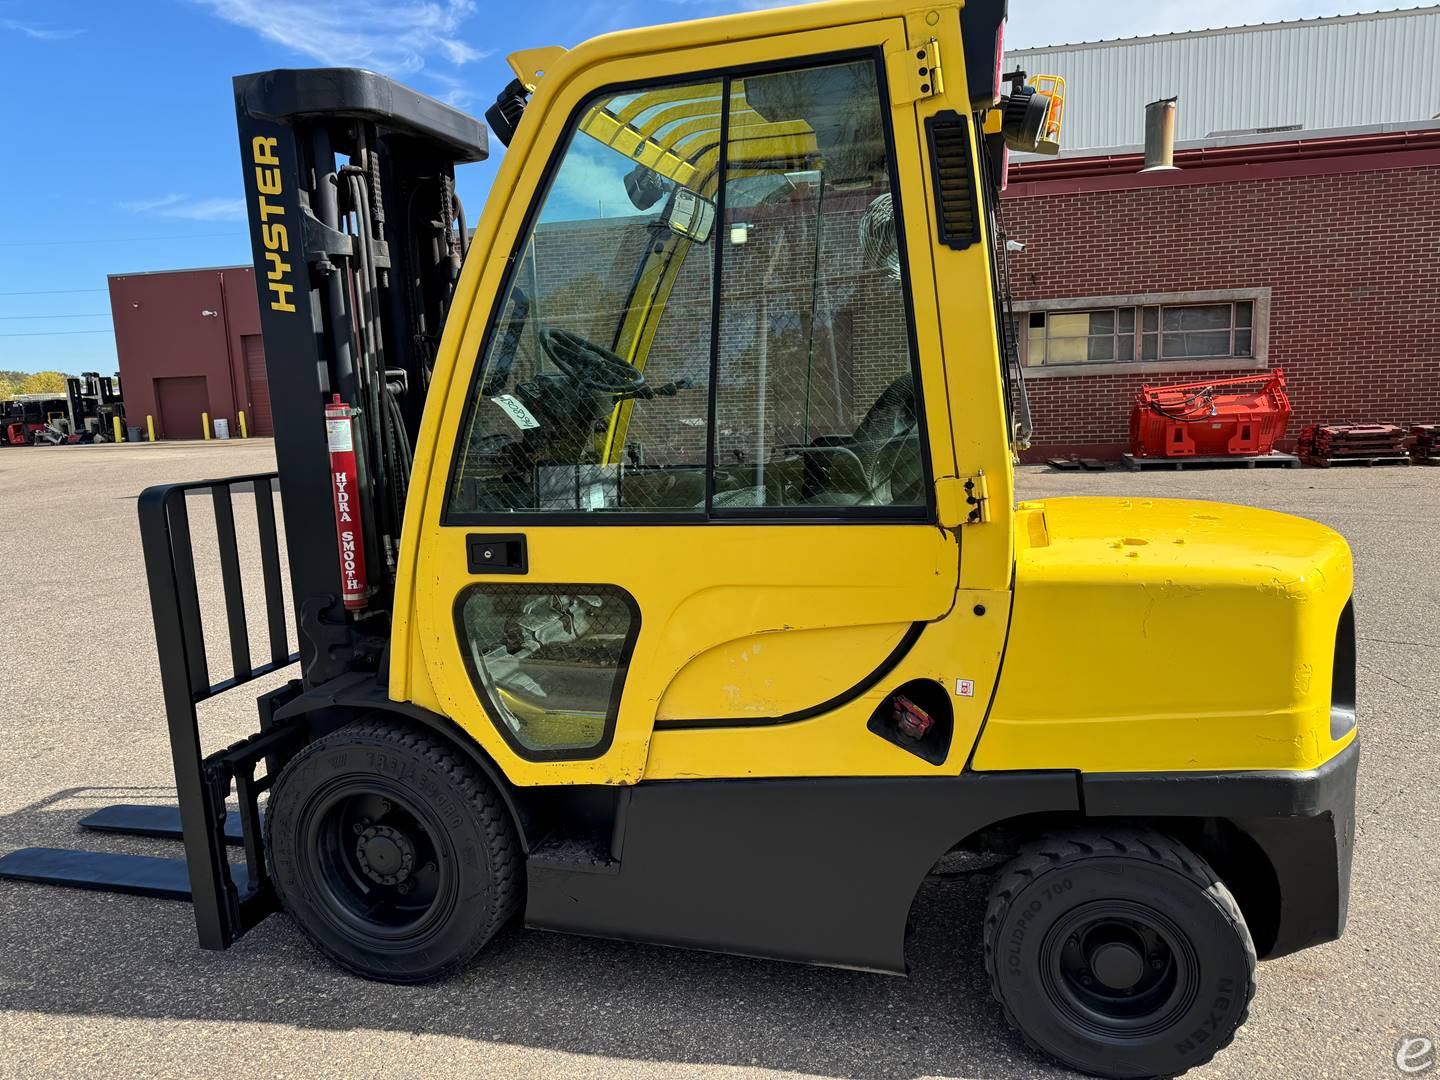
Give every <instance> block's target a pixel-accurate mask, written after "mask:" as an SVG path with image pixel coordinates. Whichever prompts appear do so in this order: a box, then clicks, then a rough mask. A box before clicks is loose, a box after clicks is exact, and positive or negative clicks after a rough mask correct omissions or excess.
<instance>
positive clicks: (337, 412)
mask: <svg viewBox="0 0 1440 1080" xmlns="http://www.w3.org/2000/svg"><path fill="white" fill-rule="evenodd" d="M357 413H358V410H356V409H354V408H351V407H350V406H349V405H346V404H345V403H344V402H343V401H341V400H340V395H339V394H336V395H335V398H334V400H333V401H332V402H331V403H330V404H329V405H326V406H325V437H326V439H327V441H328V442H329V445H330V490H331V493H332V494H333V495H334V496H335V540H336V543H337V544H338V545H339V548H340V595H341V598H342V599H343V600H344V602H345V607H346V609H347V610H349V611H359V610H361V609H362V608H364V607H365V605H366V604H367V603H368V602H369V596H370V582H369V580H368V575H367V573H366V570H365V537H364V533H363V532H362V530H361V528H360V478H359V475H358V471H357V469H356V465H355V423H354V421H355V416H356V415H357Z"/></svg>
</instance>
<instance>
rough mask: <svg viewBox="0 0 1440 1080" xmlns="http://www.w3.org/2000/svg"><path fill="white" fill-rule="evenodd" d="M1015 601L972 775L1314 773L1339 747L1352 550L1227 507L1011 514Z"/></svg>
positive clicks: (1317, 533)
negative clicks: (1333, 722) (1343, 628)
mask: <svg viewBox="0 0 1440 1080" xmlns="http://www.w3.org/2000/svg"><path fill="white" fill-rule="evenodd" d="M1015 534H1016V552H1015V606H1014V612H1013V615H1012V618H1011V625H1010V635H1009V642H1008V645H1007V647H1006V653H1005V661H1004V667H1003V668H1002V670H1001V675H1000V687H999V691H998V693H997V695H996V698H995V704H994V706H993V708H992V710H991V714H990V718H989V720H988V721H987V723H986V726H985V728H984V730H983V731H982V733H981V737H980V741H979V745H978V747H977V750H976V754H975V761H974V767H975V768H977V769H1017V768H1024V769H1034V768H1062V769H1083V770H1086V771H1097V772H1129V771H1150V770H1215V769H1307V768H1312V767H1314V766H1316V765H1318V764H1320V763H1321V762H1323V761H1325V760H1326V759H1328V758H1329V757H1331V756H1332V755H1333V754H1334V753H1336V752H1337V751H1338V750H1339V749H1340V748H1341V746H1342V745H1343V744H1344V743H1345V742H1348V741H1349V739H1351V738H1353V734H1345V735H1344V736H1342V737H1341V739H1340V740H1338V741H1336V740H1332V738H1331V735H1330V708H1331V678H1332V671H1333V667H1334V657H1335V639H1336V629H1337V625H1338V624H1339V621H1340V616H1341V612H1342V611H1343V609H1344V608H1345V605H1346V604H1347V602H1348V601H1349V599H1350V592H1351V585H1352V568H1351V560H1350V549H1349V547H1348V545H1347V544H1346V543H1345V540H1344V538H1343V537H1342V536H1340V534H1338V533H1336V532H1335V531H1334V530H1332V529H1328V528H1326V527H1325V526H1323V525H1319V524H1317V523H1315V522H1313V521H1307V520H1305V519H1303V518H1296V517H1291V516H1289V515H1286V514H1278V513H1275V512H1273V511H1269V510H1256V509H1251V508H1248V507H1241V506H1230V505H1225V504H1222V503H1210V502H1195V501H1182V500H1171V499H1154V500H1149V499H1103V498H1066V499H1051V500H1046V501H1044V502H1033V503H1022V504H1021V505H1020V506H1019V507H1018V508H1017V510H1016V530H1015Z"/></svg>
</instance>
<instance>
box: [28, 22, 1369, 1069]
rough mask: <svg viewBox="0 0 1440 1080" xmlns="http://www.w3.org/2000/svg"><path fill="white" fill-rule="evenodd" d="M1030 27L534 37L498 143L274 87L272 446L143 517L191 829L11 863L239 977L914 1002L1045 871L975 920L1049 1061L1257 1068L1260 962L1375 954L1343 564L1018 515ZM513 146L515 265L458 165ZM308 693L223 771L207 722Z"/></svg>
mask: <svg viewBox="0 0 1440 1080" xmlns="http://www.w3.org/2000/svg"><path fill="white" fill-rule="evenodd" d="M1005 16H1006V9H1005V2H1004V0H974V2H972V3H967V4H965V5H964V6H962V5H961V4H959V3H955V2H941V3H935V4H932V5H923V6H918V7H912V6H909V5H901V4H896V3H893V2H891V0H845V2H836V3H829V4H817V5H813V6H807V7H795V8H784V9H776V10H768V11H761V12H755V13H751V14H744V15H736V16H730V17H725V18H719V19H710V20H704V21H698V22H691V23H684V24H679V25H672V26H662V27H656V28H652V29H647V30H643V31H632V32H624V33H617V34H612V35H608V36H605V37H602V38H599V39H596V40H593V41H590V42H587V43H586V44H584V45H582V46H580V47H578V48H576V49H573V50H569V51H567V50H564V49H560V48H544V49H535V50H530V51H526V52H521V53H517V54H515V55H514V56H512V57H511V58H510V64H511V67H512V69H513V71H514V74H515V79H514V81H513V82H511V83H510V84H509V85H508V86H507V87H505V88H504V90H503V92H502V93H501V94H500V95H499V97H498V99H497V100H496V103H495V105H494V107H492V108H491V109H490V110H489V112H488V113H487V120H488V122H489V123H488V130H487V127H486V125H482V124H481V123H480V122H478V121H476V120H474V119H472V118H470V117H467V116H465V115H463V114H461V113H459V112H457V111H455V110H453V109H450V108H447V107H446V106H444V105H441V104H440V103H438V102H435V101H433V100H430V99H427V98H424V97H421V96H420V95H418V94H415V93H413V92H411V91H409V90H406V89H405V88H403V87H401V86H398V85H396V84H394V83H392V82H390V81H389V80H387V79H384V78H381V77H380V76H377V75H374V74H371V73H368V72H362V71H353V70H340V69H327V70H319V71H301V70H282V71H272V72H266V73H262V74H257V75H249V76H243V77H240V78H238V79H236V80H235V100H236V106H237V115H238V118H239V128H240V151H241V155H242V159H243V166H244V172H245V184H246V195H247V202H248V205H249V208H250V221H251V231H252V237H253V242H254V251H255V265H256V269H257V282H258V285H259V290H260V302H261V310H262V319H263V329H264V334H265V345H266V350H265V351H266V357H267V363H268V369H269V379H270V391H271V400H272V405H273V409H274V412H275V429H276V432H277V437H276V456H277V462H278V471H277V473H271V474H262V475H258V476H245V477H233V478H229V479H226V480H218V481H207V482H204V483H199V484H194V483H192V484H178V485H171V486H166V487H161V488H153V489H150V490H149V491H147V492H145V494H144V495H143V496H142V498H141V504H140V518H141V534H142V540H143V545H144V551H145V557H146V565H147V572H148V575H149V584H150V590H151V598H152V605H153V608H154V616H155V627H156V638H157V643H158V647H159V651H160V661H161V672H162V679H163V685H164V693H165V701H166V708H167V718H168V722H169V730H170V737H171V744H172V748H173V751H174V765H175V776H176V785H177V790H178V794H179V806H178V809H177V808H169V807H133V806H132V807H127V806H117V807H111V808H108V809H107V810H104V811H101V812H99V813H98V814H96V815H92V816H91V817H90V818H87V819H86V820H85V822H83V824H85V825H86V826H87V827H89V828H92V829H106V830H110V831H116V832H122V833H137V834H143V835H150V836H170V837H175V838H178V839H183V841H184V845H185V856H186V857H185V859H184V860H180V859H174V860H169V859H155V858H144V857H138V856H129V855H117V854H113V853H105V854H101V853H87V852H78V851H63V850H58V849H26V850H24V851H18V852H12V853H10V854H8V855H6V856H4V858H3V859H0V876H4V877H9V878H18V879H27V880H35V881H46V882H51V883H57V884H68V885H73V886H81V887H89V888H99V889H119V890H122V891H128V892H132V893H141V894H145V895H152V896H168V897H179V898H186V899H189V900H190V901H191V902H192V903H193V905H194V909H195V915H196V923H197V927H198V931H199V937H200V944H201V945H202V946H203V947H205V948H216V949H222V948H225V947H227V946H229V945H230V944H231V943H232V942H233V941H234V940H235V939H236V938H237V937H238V936H239V935H241V934H242V933H244V932H245V931H246V930H247V929H248V928H250V927H252V926H254V925H255V924H256V923H257V922H258V921H259V920H261V919H263V918H265V917H266V916H267V915H269V914H270V913H272V912H274V911H277V910H280V909H283V910H284V911H286V912H288V913H289V915H290V916H291V917H292V918H293V919H294V920H295V921H296V923H297V924H298V925H299V926H300V927H301V928H303V930H304V931H305V932H306V934H307V935H308V936H309V937H310V938H311V940H313V941H314V943H315V944H316V946H317V947H318V948H319V949H320V950H321V951H323V952H324V953H326V954H327V955H328V956H330V957H331V958H332V959H333V960H334V961H336V962H337V963H339V964H340V965H342V966H343V967H345V968H347V969H348V970H350V971H353V972H356V973H358V974H360V975H363V976H366V977H369V978H375V979H383V980H388V981H392V982H397V983H418V982H423V981H426V980H431V979H436V978H440V977H443V976H446V975H449V974H451V973H453V972H455V971H457V970H458V969H460V968H461V967H462V966H464V965H466V964H468V963H470V962H472V960H474V961H475V962H483V950H484V948H485V945H486V943H487V942H488V941H489V940H490V939H491V937H492V935H494V934H495V932H496V931H497V930H498V929H499V928H501V927H502V926H503V925H505V924H507V923H508V922H510V921H511V920H514V919H519V920H523V922H524V924H525V925H526V926H530V927H536V928H542V929H549V930H558V931H569V932H574V933H583V934H592V935H599V936H605V937H612V938H621V939H627V940H634V941H647V942H659V943H664V944H669V945H678V946H686V947H691V948H698V949H710V950H720V951H725V952H733V953H741V954H748V955H753V956H759V957H771V958H776V959H781V960H791V961H800V962H805V963H814V964H829V965H838V966H843V967H850V968H857V969H862V970H868V971H875V972H887V973H894V974H903V973H904V972H905V971H906V959H905V941H906V929H907V923H908V921H909V918H910V914H911V909H912V905H913V902H914V899H915V896H916V893H917V890H918V889H919V888H920V886H921V884H922V882H923V881H924V880H925V878H926V876H927V874H929V873H930V872H931V871H932V869H933V868H934V867H935V866H936V864H937V863H938V862H939V861H940V860H942V859H945V858H957V857H960V856H963V855H967V854H968V855H970V856H974V857H975V858H978V859H980V860H982V863H983V860H986V859H998V860H1000V862H1003V866H1001V867H1000V868H999V869H998V872H997V874H996V878H995V884H994V888H993V891H992V892H991V895H990V901H989V906H988V908H987V910H986V912H985V914H984V919H983V931H982V932H980V933H977V938H979V941H983V949H984V955H985V962H986V966H987V968H988V970H989V973H990V977H991V980H992V986H993V991H994V995H995V997H996V998H997V1000H998V1002H999V1005H1000V1007H1001V1010H1003V1013H1004V1016H1005V1018H1006V1019H1007V1020H1008V1021H1009V1022H1010V1023H1011V1024H1012V1025H1013V1026H1014V1027H1016V1028H1017V1029H1018V1030H1019V1031H1020V1032H1021V1033H1022V1034H1023V1036H1024V1037H1025V1038H1026V1039H1027V1040H1028V1041H1029V1042H1030V1043H1031V1044H1032V1045H1034V1046H1036V1047H1038V1048H1039V1049H1041V1050H1043V1051H1045V1052H1046V1053H1048V1054H1051V1055H1053V1056H1054V1057H1056V1058H1058V1059H1059V1060H1060V1061H1062V1062H1064V1063H1066V1064H1067V1065H1070V1066H1072V1067H1074V1068H1077V1069H1081V1070H1084V1071H1087V1072H1090V1073H1094V1074H1097V1075H1102V1076H1111V1077H1139V1076H1168V1075H1172V1074H1175V1073H1180V1072H1183V1071H1185V1070H1186V1069H1188V1068H1190V1067H1192V1066H1194V1065H1197V1064H1199V1063H1201V1062H1204V1061H1206V1060H1208V1059H1209V1058H1210V1057H1211V1056H1212V1055H1214V1054H1215V1053H1216V1052H1217V1051H1219V1050H1220V1049H1221V1048H1223V1047H1224V1046H1225V1045H1227V1044H1228V1043H1229V1042H1230V1040H1231V1038H1232V1036H1233V1035H1234V1033H1235V1030H1236V1029H1237V1028H1238V1026H1239V1025H1240V1024H1241V1023H1242V1022H1243V1021H1244V1019H1245V1017H1246V1014H1247V1011H1248V1009H1249V1005H1250V1001H1251V998H1252V996H1253V994H1254V992H1255V972H1256V960H1257V957H1259V958H1265V957H1273V956H1280V955H1284V954H1287V953H1290V952H1293V951H1295V950H1298V949H1303V948H1306V947H1309V946H1312V945H1317V944H1320V943H1322V942H1327V941H1331V940H1333V939H1335V938H1336V937H1337V936H1338V935H1339V934H1340V933H1341V930H1342V928H1343V925H1344V921H1345V912H1346V904H1347V895H1348V888H1349V878H1350V863H1351V852H1352V842H1353V836H1352V834H1353V820H1354V785H1355V775H1356V769H1357V762H1358V747H1357V743H1356V733H1355V655H1354V647H1355V646H1354V619H1353V611H1352V607H1351V602H1350V596H1351V583H1352V568H1351V560H1350V553H1349V550H1348V548H1347V546H1346V544H1345V542H1344V540H1343V539H1342V538H1341V537H1340V536H1338V535H1337V534H1335V533H1334V532H1332V531H1330V530H1329V529H1326V528H1323V527H1321V526H1319V525H1317V524H1314V523H1312V522H1309V521H1303V520H1299V519H1296V518H1291V517H1286V516H1283V515H1280V514H1275V513H1269V512H1266V511H1262V510H1253V509H1244V508H1240V507H1233V506H1222V505H1216V504H1211V503H1200V502H1182V501H1151V500H1128V499H1091V498H1069V499H1055V500H1047V501H1045V502H1043V503H1042V502H1033V503H1022V504H1020V505H1018V506H1017V505H1015V502H1014V469H1013V462H1014V460H1015V455H1016V452H1017V449H1018V447H1019V445H1020V443H1021V441H1022V440H1023V438H1024V437H1025V432H1024V430H1023V429H1024V426H1025V425H1024V422H1023V417H1024V415H1025V409H1024V407H1023V400H1024V398H1023V393H1024V391H1023V383H1022V382H1021V381H1020V371H1019V365H1018V363H1016V362H1015V360H1014V346H1013V342H1012V340H1011V336H1012V333H1013V330H1012V326H1011V322H1010V318H1009V315H1008V300H1007V295H1006V291H1007V290H1006V285H1005V240H1004V235H1003V232H1002V229H1001V224H1000V221H999V206H998V196H999V191H1000V188H1001V185H1002V184H1003V178H1004V171H1005V157H1006V153H1007V151H1008V150H1009V149H1014V150H1022V151H1032V152H1033V151H1052V152H1053V151H1054V150H1055V149H1056V148H1057V146H1058V139H1059V129H1060V121H1061V113H1060V106H1061V103H1062V96H1063V84H1060V83H1059V82H1058V81H1057V80H1054V79H1053V78H1052V79H1032V80H1029V81H1028V82H1027V80H1026V79H1025V78H1024V76H1023V74H1021V73H1017V74H1015V75H1014V76H1002V71H1003V68H1002V64H1003V56H1002V46H1001V41H1002V34H1003V29H1004V22H1005ZM492 132H493V134H494V135H495V137H497V138H499V139H500V140H502V141H503V142H505V143H506V144H507V145H508V148H509V149H508V153H507V154H506V155H505V159H504V162H503V164H502V165H501V168H500V171H499V174H498V176H497V178H496V181H495V184H494V188H493V190H492V192H491V194H490V197H489V200H488V202H487V204H486V206H485V208H484V211H483V213H482V214H481V216H480V218H479V221H478V224H477V226H476V227H475V229H474V232H473V235H472V234H471V232H470V230H469V228H468V226H467V225H466V223H465V215H464V212H463V209H462V208H461V206H460V203H459V200H458V199H457V197H456V195H455V190H454V169H455V166H456V165H458V164H462V163H465V162H470V161H476V160H479V159H481V158H483V157H485V156H486V154H487V152H488V138H489V135H490V133H492ZM1016 417H1020V418H1021V422H1020V423H1018V424H1017V423H1016V422H1015V418H1016ZM277 487H278V489H279V492H280V496H281V511H282V513H281V514H279V515H277V512H276V509H275V503H274V493H275V491H276V489H277ZM207 506H208V508H207ZM202 512H204V513H207V514H213V518H214V522H215V533H216V536H217V538H218V550H216V551H213V552H212V551H203V552H197V551H196V549H195V545H194V544H193V543H192V540H191V515H193V514H197V513H202ZM279 521H283V526H284V528H283V534H284V542H285V548H284V553H283V555H282V547H281V537H280V533H281V530H280V528H279V527H278V524H277V522H279ZM242 530H243V531H244V532H249V531H250V530H255V533H256V536H257V537H258V545H259V553H260V558H259V568H260V574H259V578H258V581H256V580H248V579H247V576H246V575H245V574H242V571H241V560H240V557H239V553H238V549H239V543H238V540H237V537H238V536H239V535H242ZM207 546H208V545H207ZM197 554H198V555H199V558H198V559H197ZM287 569H288V575H287V574H286V572H285V571H286V570H287ZM202 570H203V571H208V572H210V573H216V572H218V576H219V578H220V584H221V592H223V596H224V600H225V625H226V628H227V631H228V634H227V638H228V647H226V646H222V647H221V648H219V649H214V650H212V649H207V643H206V641H205V637H204V634H203V629H202V621H201V617H200V601H199V597H200V595H201V588H200V585H199V580H200V577H199V576H198V575H199V574H200V573H201V571H202ZM287 577H288V588H289V592H290V600H291V602H292V603H291V606H290V608H289V609H288V610H291V611H293V613H294V620H293V624H292V620H291V618H290V615H289V614H288V613H287V605H286V596H285V590H286V585H287ZM247 591H248V593H249V594H250V596H251V597H252V599H253V598H254V597H257V596H258V597H263V605H262V607H263V612H259V613H256V614H255V615H254V616H253V617H251V616H250V614H249V613H247V610H246V594H247ZM262 630H263V636H264V637H265V638H266V639H267V640H266V641H265V642H264V644H263V645H262V646H261V647H260V651H259V655H258V656H257V655H256V653H255V651H254V650H252V647H251V635H252V634H260V633H261V631H262ZM292 631H293V632H292ZM217 654H218V655H217ZM227 660H228V663H227ZM295 663H298V664H299V673H300V674H299V677H298V678H295V679H292V680H291V681H290V682H289V683H288V684H286V685H284V686H282V687H281V688H279V689H277V690H273V691H270V692H268V693H266V694H264V695H262V696H261V697H260V699H259V713H260V724H259V728H260V730H259V731H258V732H257V733H256V734H255V735H253V736H251V737H250V738H248V739H246V740H243V741H242V742H240V743H237V744H235V745H234V746H230V747H227V748H223V749H218V750H213V749H212V750H210V751H206V750H205V749H203V748H202V746H201V742H200V737H199V732H198V727H197V723H196V705H197V703H198V702H200V701H203V700H205V699H207V698H210V697H213V696H215V695H216V694H219V693H223V692H226V691H229V690H232V689H234V688H236V687H238V686H241V685H244V684H246V683H249V682H250V681H252V680H254V679H256V678H259V677H261V676H264V675H269V674H271V673H273V672H277V671H279V670H281V669H283V668H286V667H287V666H288V665H290V664H295ZM231 806H233V809H229V807H231ZM227 809H228V812H227ZM231 851H236V852H237V855H236V857H235V859H234V861H232V859H231V855H230V852H231ZM242 853H243V854H242ZM1007 860H1008V861H1007ZM996 865H997V866H998V865H999V863H998V862H997V864H996ZM954 929H955V934H956V936H957V939H958V940H961V941H964V940H968V937H969V935H970V934H971V933H972V932H975V930H976V929H978V928H970V927H964V926H957V927H955V928H954ZM979 941H977V944H979ZM477 955H480V956H481V957H482V958H481V959H479V960H476V957H477Z"/></svg>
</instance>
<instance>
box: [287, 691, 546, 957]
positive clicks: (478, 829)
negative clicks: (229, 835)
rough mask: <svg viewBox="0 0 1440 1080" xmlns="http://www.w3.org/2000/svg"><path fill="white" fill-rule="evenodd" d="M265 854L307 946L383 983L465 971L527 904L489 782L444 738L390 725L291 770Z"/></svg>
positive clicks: (363, 724) (295, 763) (362, 725)
mask: <svg viewBox="0 0 1440 1080" xmlns="http://www.w3.org/2000/svg"><path fill="white" fill-rule="evenodd" d="M265 849H266V855H267V859H268V863H269V867H270V876H271V879H272V881H273V882H274V885H275V890H276V892H277V894H278V895H279V898H280V902H281V903H282V904H283V905H284V907H285V910H286V911H287V912H289V913H290V915H291V916H292V917H293V918H294V919H295V921H296V922H297V923H298V924H299V925H300V927H301V929H303V930H304V931H305V933H306V935H308V936H309V937H310V939H311V940H312V941H314V943H315V944H316V945H317V946H319V948H320V949H321V951H323V952H324V953H326V954H327V955H328V956H330V957H331V959H333V960H334V961H335V962H336V963H337V964H339V965H340V966H341V967H343V968H346V969H348V970H349V971H353V972H355V973H356V974H357V975H363V976H365V977H366V978H369V979H378V980H381V981H384V982H396V983H419V982H428V981H430V980H432V979H438V978H442V977H444V976H446V975H448V974H450V973H452V972H454V971H456V970H458V969H459V968H460V967H462V966H463V965H464V964H465V963H466V962H468V961H469V960H470V959H471V958H472V957H473V956H474V955H475V954H476V953H477V952H479V951H480V949H482V948H483V947H484V946H485V944H486V942H488V941H489V940H490V939H491V937H493V936H494V934H495V932H496V931H497V930H499V929H500V927H501V926H502V925H504V923H505V922H506V921H507V920H508V919H509V918H510V917H511V916H512V915H513V914H514V913H515V911H516V909H517V908H518V907H519V905H520V898H521V895H522V891H523V882H522V876H523V870H522V864H521V856H520V849H519V842H518V840H517V838H516V835H515V827H514V823H513V822H512V821H511V819H510V814H509V811H508V810H507V809H506V808H505V806H504V805H503V803H502V802H501V801H500V798H499V796H498V795H497V793H496V792H495V789H494V787H493V786H492V785H491V784H490V782H489V781H488V780H487V779H486V777H485V776H484V775H483V774H482V773H481V772H480V771H479V770H477V769H476V768H474V767H473V766H472V765H471V764H470V763H469V762H467V761H464V760H463V759H462V758H461V757H460V756H459V755H458V754H457V753H456V752H455V751H454V750H453V749H452V748H451V747H449V746H448V745H446V744H445V743H444V742H442V741H441V740H439V739H437V738H436V737H435V736H433V735H431V734H429V733H427V732H425V731H423V730H422V729H420V728H418V727H415V726H412V725H409V724H405V723H401V722H396V721H393V720H388V719H383V718H374V719H364V720H358V721H356V722H354V723H352V724H348V725H347V726H345V727H343V728H341V729H340V730H338V731H335V732H333V733H331V734H330V735H327V736H325V737H324V738H321V739H317V740H316V741H315V742H313V743H311V744H310V745H309V746H307V747H306V748H305V749H304V750H302V751H301V752H300V753H299V754H298V755H296V757H295V758H294V759H293V760H292V761H291V762H290V763H289V764H288V765H287V766H286V767H285V768H284V770H282V771H281V773H280V775H279V777H278V778H277V779H276V781H275V786H274V788H273V790H272V791H271V793H270V802H269V806H268V808H267V810H266V815H265Z"/></svg>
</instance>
